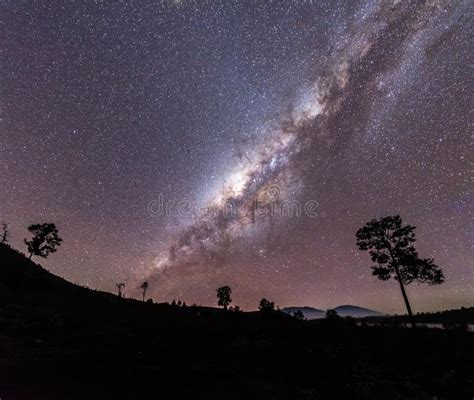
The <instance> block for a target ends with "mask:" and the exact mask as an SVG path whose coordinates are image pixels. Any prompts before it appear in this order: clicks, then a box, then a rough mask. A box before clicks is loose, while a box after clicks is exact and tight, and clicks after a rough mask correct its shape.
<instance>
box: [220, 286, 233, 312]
mask: <svg viewBox="0 0 474 400" xmlns="http://www.w3.org/2000/svg"><path fill="white" fill-rule="evenodd" d="M231 294H232V289H231V288H230V287H229V286H222V287H220V288H219V289H217V305H218V306H220V307H224V310H227V307H228V306H229V304H230V303H232V298H231V297H230V296H231Z"/></svg>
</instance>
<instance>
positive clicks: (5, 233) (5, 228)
mask: <svg viewBox="0 0 474 400" xmlns="http://www.w3.org/2000/svg"><path fill="white" fill-rule="evenodd" d="M9 236H10V231H9V230H8V224H6V223H3V224H2V233H1V234H0V239H1V243H3V244H5V243H7V242H8V237H9Z"/></svg>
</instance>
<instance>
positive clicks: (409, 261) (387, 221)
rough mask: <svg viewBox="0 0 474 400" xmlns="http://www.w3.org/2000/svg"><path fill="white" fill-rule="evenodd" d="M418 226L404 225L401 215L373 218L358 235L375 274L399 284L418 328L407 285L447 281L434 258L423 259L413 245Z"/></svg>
mask: <svg viewBox="0 0 474 400" xmlns="http://www.w3.org/2000/svg"><path fill="white" fill-rule="evenodd" d="M414 230H415V227H414V226H411V225H405V226H403V225H402V219H401V217H400V216H399V215H395V216H389V217H384V218H380V219H373V220H371V221H370V222H368V223H366V224H365V225H364V226H363V227H362V228H360V229H359V230H358V231H357V233H356V237H357V246H358V248H359V249H360V250H367V251H368V252H369V254H370V257H371V259H372V261H373V262H375V263H376V265H375V266H373V267H372V270H373V271H372V274H373V275H375V276H377V277H378V278H379V279H381V280H383V281H386V280H389V279H390V278H393V279H395V280H396V281H398V284H399V285H400V290H401V292H402V296H403V300H404V301H405V306H406V308H407V311H408V315H409V317H410V322H411V325H412V326H413V327H414V326H415V321H414V319H413V313H412V310H411V306H410V302H409V301H408V297H407V294H406V291H405V285H408V284H410V283H412V282H420V283H428V284H430V285H436V284H441V283H443V282H444V274H443V271H442V269H441V268H440V267H438V266H437V265H435V264H434V262H433V259H431V258H420V257H419V256H418V252H417V251H416V249H415V247H414V246H413V243H414V242H415V240H416V239H415V232H414Z"/></svg>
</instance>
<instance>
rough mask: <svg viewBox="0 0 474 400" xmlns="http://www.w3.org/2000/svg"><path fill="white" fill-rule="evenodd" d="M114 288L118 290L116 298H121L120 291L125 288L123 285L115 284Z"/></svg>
mask: <svg viewBox="0 0 474 400" xmlns="http://www.w3.org/2000/svg"><path fill="white" fill-rule="evenodd" d="M115 286H116V287H117V289H118V297H120V298H122V297H123V293H122V289H123V288H124V287H125V283H116V284H115Z"/></svg>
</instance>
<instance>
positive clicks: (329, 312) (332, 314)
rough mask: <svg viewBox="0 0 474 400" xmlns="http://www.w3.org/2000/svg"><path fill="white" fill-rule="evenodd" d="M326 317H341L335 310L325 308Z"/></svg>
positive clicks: (333, 318)
mask: <svg viewBox="0 0 474 400" xmlns="http://www.w3.org/2000/svg"><path fill="white" fill-rule="evenodd" d="M326 318H327V319H332V320H335V319H339V318H341V317H340V316H339V314H338V313H337V311H336V310H327V311H326Z"/></svg>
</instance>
